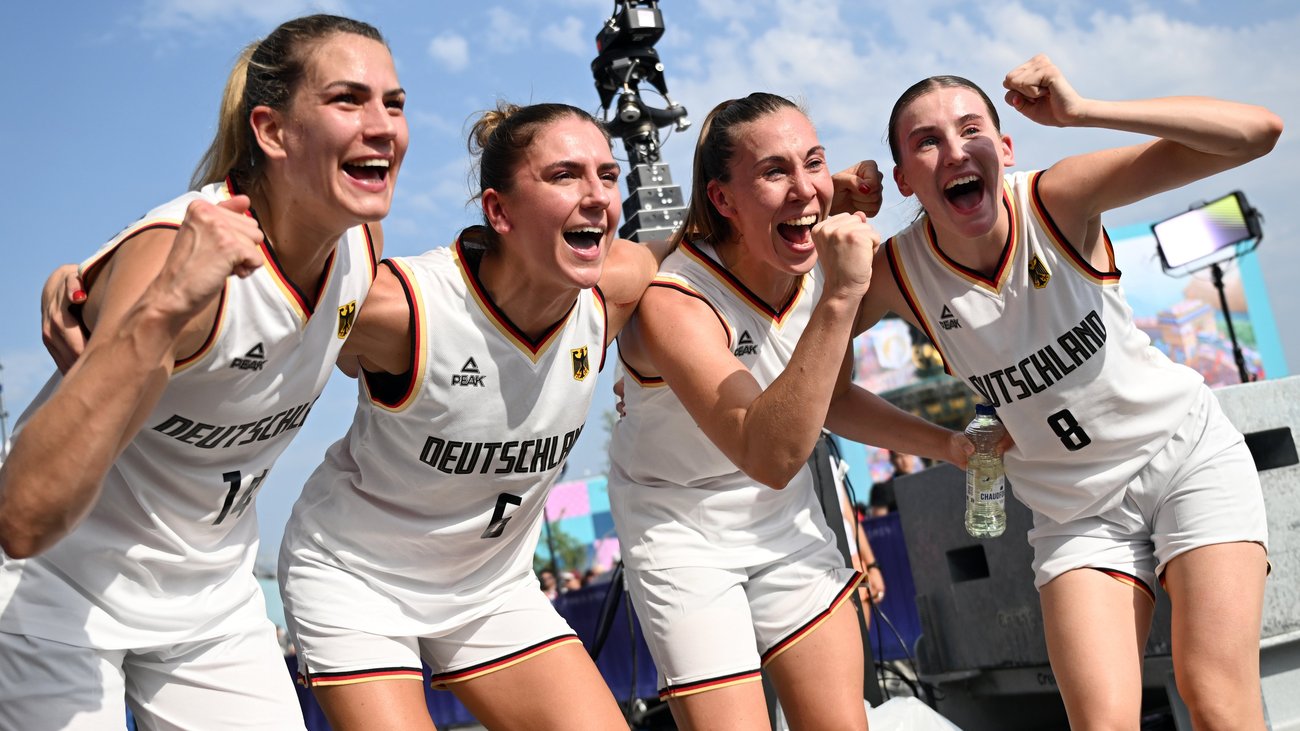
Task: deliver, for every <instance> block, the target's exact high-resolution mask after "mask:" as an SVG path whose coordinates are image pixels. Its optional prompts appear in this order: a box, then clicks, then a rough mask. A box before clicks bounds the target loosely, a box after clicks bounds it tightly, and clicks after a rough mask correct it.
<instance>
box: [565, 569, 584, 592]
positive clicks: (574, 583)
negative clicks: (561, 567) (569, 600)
mask: <svg viewBox="0 0 1300 731" xmlns="http://www.w3.org/2000/svg"><path fill="white" fill-rule="evenodd" d="M581 588H582V579H581V578H580V577H579V576H578V575H577V574H575V573H574V572H572V571H561V572H560V593H561V594H568V593H569V592H571V591H573V590H574V589H581Z"/></svg>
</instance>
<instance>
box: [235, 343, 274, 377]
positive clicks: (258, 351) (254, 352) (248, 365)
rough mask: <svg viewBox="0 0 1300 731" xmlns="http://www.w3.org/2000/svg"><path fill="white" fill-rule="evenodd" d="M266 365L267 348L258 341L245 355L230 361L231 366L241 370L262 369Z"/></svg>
mask: <svg viewBox="0 0 1300 731" xmlns="http://www.w3.org/2000/svg"><path fill="white" fill-rule="evenodd" d="M264 365H266V350H265V349H263V348H262V344H261V343H258V344H257V345H254V346H253V347H251V348H249V349H248V352H247V353H244V357H242V358H235V359H234V360H232V361H230V367H231V368H238V369H239V370H241V371H260V370H262V366H264Z"/></svg>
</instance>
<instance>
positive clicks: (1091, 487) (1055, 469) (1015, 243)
mask: <svg viewBox="0 0 1300 731" xmlns="http://www.w3.org/2000/svg"><path fill="white" fill-rule="evenodd" d="M1039 174H1040V173H1037V172H1034V173H1025V172H1019V173H1015V174H1013V175H1008V176H1007V178H1006V182H1005V186H1004V199H1003V204H1004V205H1005V206H1006V208H1007V211H1008V213H1009V214H1010V220H1011V230H1010V233H1009V236H1008V241H1007V243H1006V245H1005V247H1004V250H1003V253H1002V259H1001V263H1000V264H999V266H998V269H997V272H996V274H995V275H994V276H993V278H992V279H989V278H986V277H984V276H983V275H981V274H980V273H978V272H975V271H972V270H970V269H967V268H965V267H963V266H961V265H960V264H958V263H957V262H955V261H953V260H952V259H950V258H949V257H948V256H947V255H945V254H944V252H943V251H942V250H941V249H940V248H939V245H938V243H937V241H936V237H935V233H934V229H933V227H932V226H931V225H930V221H929V219H928V218H927V217H923V218H921V219H920V220H918V221H917V222H916V223H914V224H912V225H911V226H910V227H908V228H907V229H906V230H904V231H903V232H902V233H899V234H898V235H897V236H894V237H893V238H892V239H890V240H889V241H888V242H886V246H887V247H888V254H889V262H890V266H891V268H892V271H893V275H894V279H895V281H897V282H898V286H899V289H900V291H901V292H902V293H903V296H904V298H905V299H906V300H907V302H908V305H909V306H910V307H911V309H912V312H913V313H914V314H915V316H916V318H917V320H918V321H919V322H920V323H921V325H922V326H923V328H924V329H925V331H926V334H927V335H928V336H929V337H930V339H931V341H933V342H934V344H935V346H936V347H937V348H938V349H939V352H940V353H941V354H942V355H943V360H944V364H945V367H946V368H947V369H948V372H949V373H950V374H952V375H955V376H957V377H958V378H961V379H962V380H963V381H965V382H966V384H967V385H968V386H970V387H971V388H972V389H973V390H974V391H975V392H976V393H978V394H979V395H980V396H981V397H982V398H983V399H984V400H985V401H987V402H988V403H989V404H991V405H992V406H993V407H995V408H996V409H997V412H998V418H1000V419H1001V420H1002V423H1003V424H1005V425H1006V427H1007V431H1009V432H1010V433H1011V436H1012V437H1013V438H1014V439H1015V442H1016V445H1015V447H1014V448H1013V449H1012V450H1011V451H1009V452H1007V454H1006V470H1007V474H1008V475H1009V476H1010V478H1011V481H1012V483H1013V488H1014V492H1015V495H1016V497H1017V498H1019V499H1020V500H1021V501H1022V502H1024V503H1025V504H1026V505H1028V506H1029V507H1031V508H1033V509H1034V510H1037V511H1039V512H1041V513H1043V514H1044V515H1047V516H1049V517H1051V518H1053V519H1054V520H1057V521H1058V522H1064V521H1067V520H1070V519H1071V518H1074V517H1079V516H1083V515H1095V514H1097V513H1099V512H1101V511H1103V510H1105V509H1107V508H1109V507H1111V506H1112V505H1114V504H1115V503H1116V502H1117V501H1118V500H1119V499H1120V498H1121V497H1122V491H1121V488H1122V486H1123V485H1124V484H1125V483H1127V482H1128V481H1129V479H1130V478H1131V477H1132V476H1133V475H1134V474H1136V473H1137V471H1138V470H1139V469H1141V467H1142V466H1143V465H1145V464H1146V463H1147V462H1148V461H1149V460H1150V459H1151V456H1152V455H1153V454H1155V452H1156V451H1158V450H1159V449H1160V448H1161V447H1162V446H1163V445H1164V444H1165V442H1166V441H1167V440H1168V439H1169V437H1170V436H1171V435H1172V434H1173V431H1174V429H1176V428H1177V426H1178V424H1179V423H1180V422H1181V421H1182V420H1183V419H1184V418H1185V417H1186V416H1187V413H1188V409H1190V408H1191V405H1192V403H1193V401H1194V400H1195V397H1196V394H1197V392H1198V389H1197V385H1198V384H1200V383H1201V380H1202V379H1201V376H1200V374H1199V373H1197V372H1196V371H1194V370H1192V369H1190V368H1187V367H1184V366H1181V365H1177V364H1175V363H1173V362H1172V361H1170V360H1169V359H1168V358H1166V357H1165V356H1164V354H1162V353H1161V352H1160V351H1159V350H1157V349H1155V348H1154V347H1152V346H1151V341H1150V338H1148V337H1147V335H1146V334H1145V333H1143V332H1142V331H1141V330H1140V329H1138V327H1137V326H1136V325H1135V324H1134V323H1133V311H1132V310H1131V309H1130V308H1129V306H1128V303H1127V302H1125V300H1124V294H1123V291H1122V290H1121V288H1120V285H1119V278H1120V273H1119V271H1118V270H1117V269H1115V267H1114V260H1115V257H1114V253H1113V252H1112V251H1111V249H1110V246H1111V244H1110V239H1109V238H1106V241H1105V245H1106V248H1107V252H1108V254H1109V255H1110V261H1111V267H1110V271H1104V272H1103V271H1098V270H1097V269H1095V268H1094V267H1093V266H1092V265H1091V264H1089V263H1088V262H1087V261H1086V260H1084V259H1083V258H1082V257H1081V256H1080V255H1079V254H1078V252H1077V251H1075V249H1074V248H1073V247H1072V246H1071V245H1070V243H1069V242H1067V241H1066V240H1065V238H1064V237H1063V236H1062V235H1061V233H1060V231H1059V229H1058V227H1057V226H1056V224H1055V223H1054V222H1053V221H1052V218H1051V216H1050V215H1049V213H1048V211H1047V210H1046V209H1045V208H1044V207H1043V203H1042V200H1041V199H1040V198H1039V196H1038V190H1037V182H1038V176H1039ZM1103 235H1104V234H1103Z"/></svg>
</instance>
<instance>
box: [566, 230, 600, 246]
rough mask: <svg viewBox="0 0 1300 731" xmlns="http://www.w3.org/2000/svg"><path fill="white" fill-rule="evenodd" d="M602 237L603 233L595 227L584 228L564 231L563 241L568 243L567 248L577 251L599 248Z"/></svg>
mask: <svg viewBox="0 0 1300 731" xmlns="http://www.w3.org/2000/svg"><path fill="white" fill-rule="evenodd" d="M604 235H605V232H604V231H601V230H600V229H599V228H596V227H595V226H584V227H582V228H575V229H572V230H570V231H565V232H564V240H565V241H566V242H568V244H569V246H571V247H573V248H575V249H578V250H587V249H598V248H600V240H601V238H603V237H604Z"/></svg>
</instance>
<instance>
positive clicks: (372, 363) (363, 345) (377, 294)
mask: <svg viewBox="0 0 1300 731" xmlns="http://www.w3.org/2000/svg"><path fill="white" fill-rule="evenodd" d="M410 335H411V306H410V303H409V302H408V301H407V298H406V289H405V288H404V287H403V286H402V282H401V280H400V279H399V278H398V277H397V275H396V274H394V273H393V270H392V268H391V267H390V266H389V265H387V264H380V265H379V271H378V272H377V273H376V275H375V281H374V282H373V283H372V284H371V285H370V292H369V293H368V294H367V295H366V301H365V302H364V303H362V305H361V311H360V312H358V313H357V322H356V324H355V325H353V327H352V332H351V333H349V334H348V339H347V342H346V343H344V345H343V351H342V354H341V355H342V356H349V357H351V356H355V357H358V358H360V359H361V363H362V365H364V366H365V367H366V369H367V370H371V371H382V372H385V373H404V372H405V371H406V368H407V364H408V363H409V362H410V356H411V344H410V339H411V338H410Z"/></svg>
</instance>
